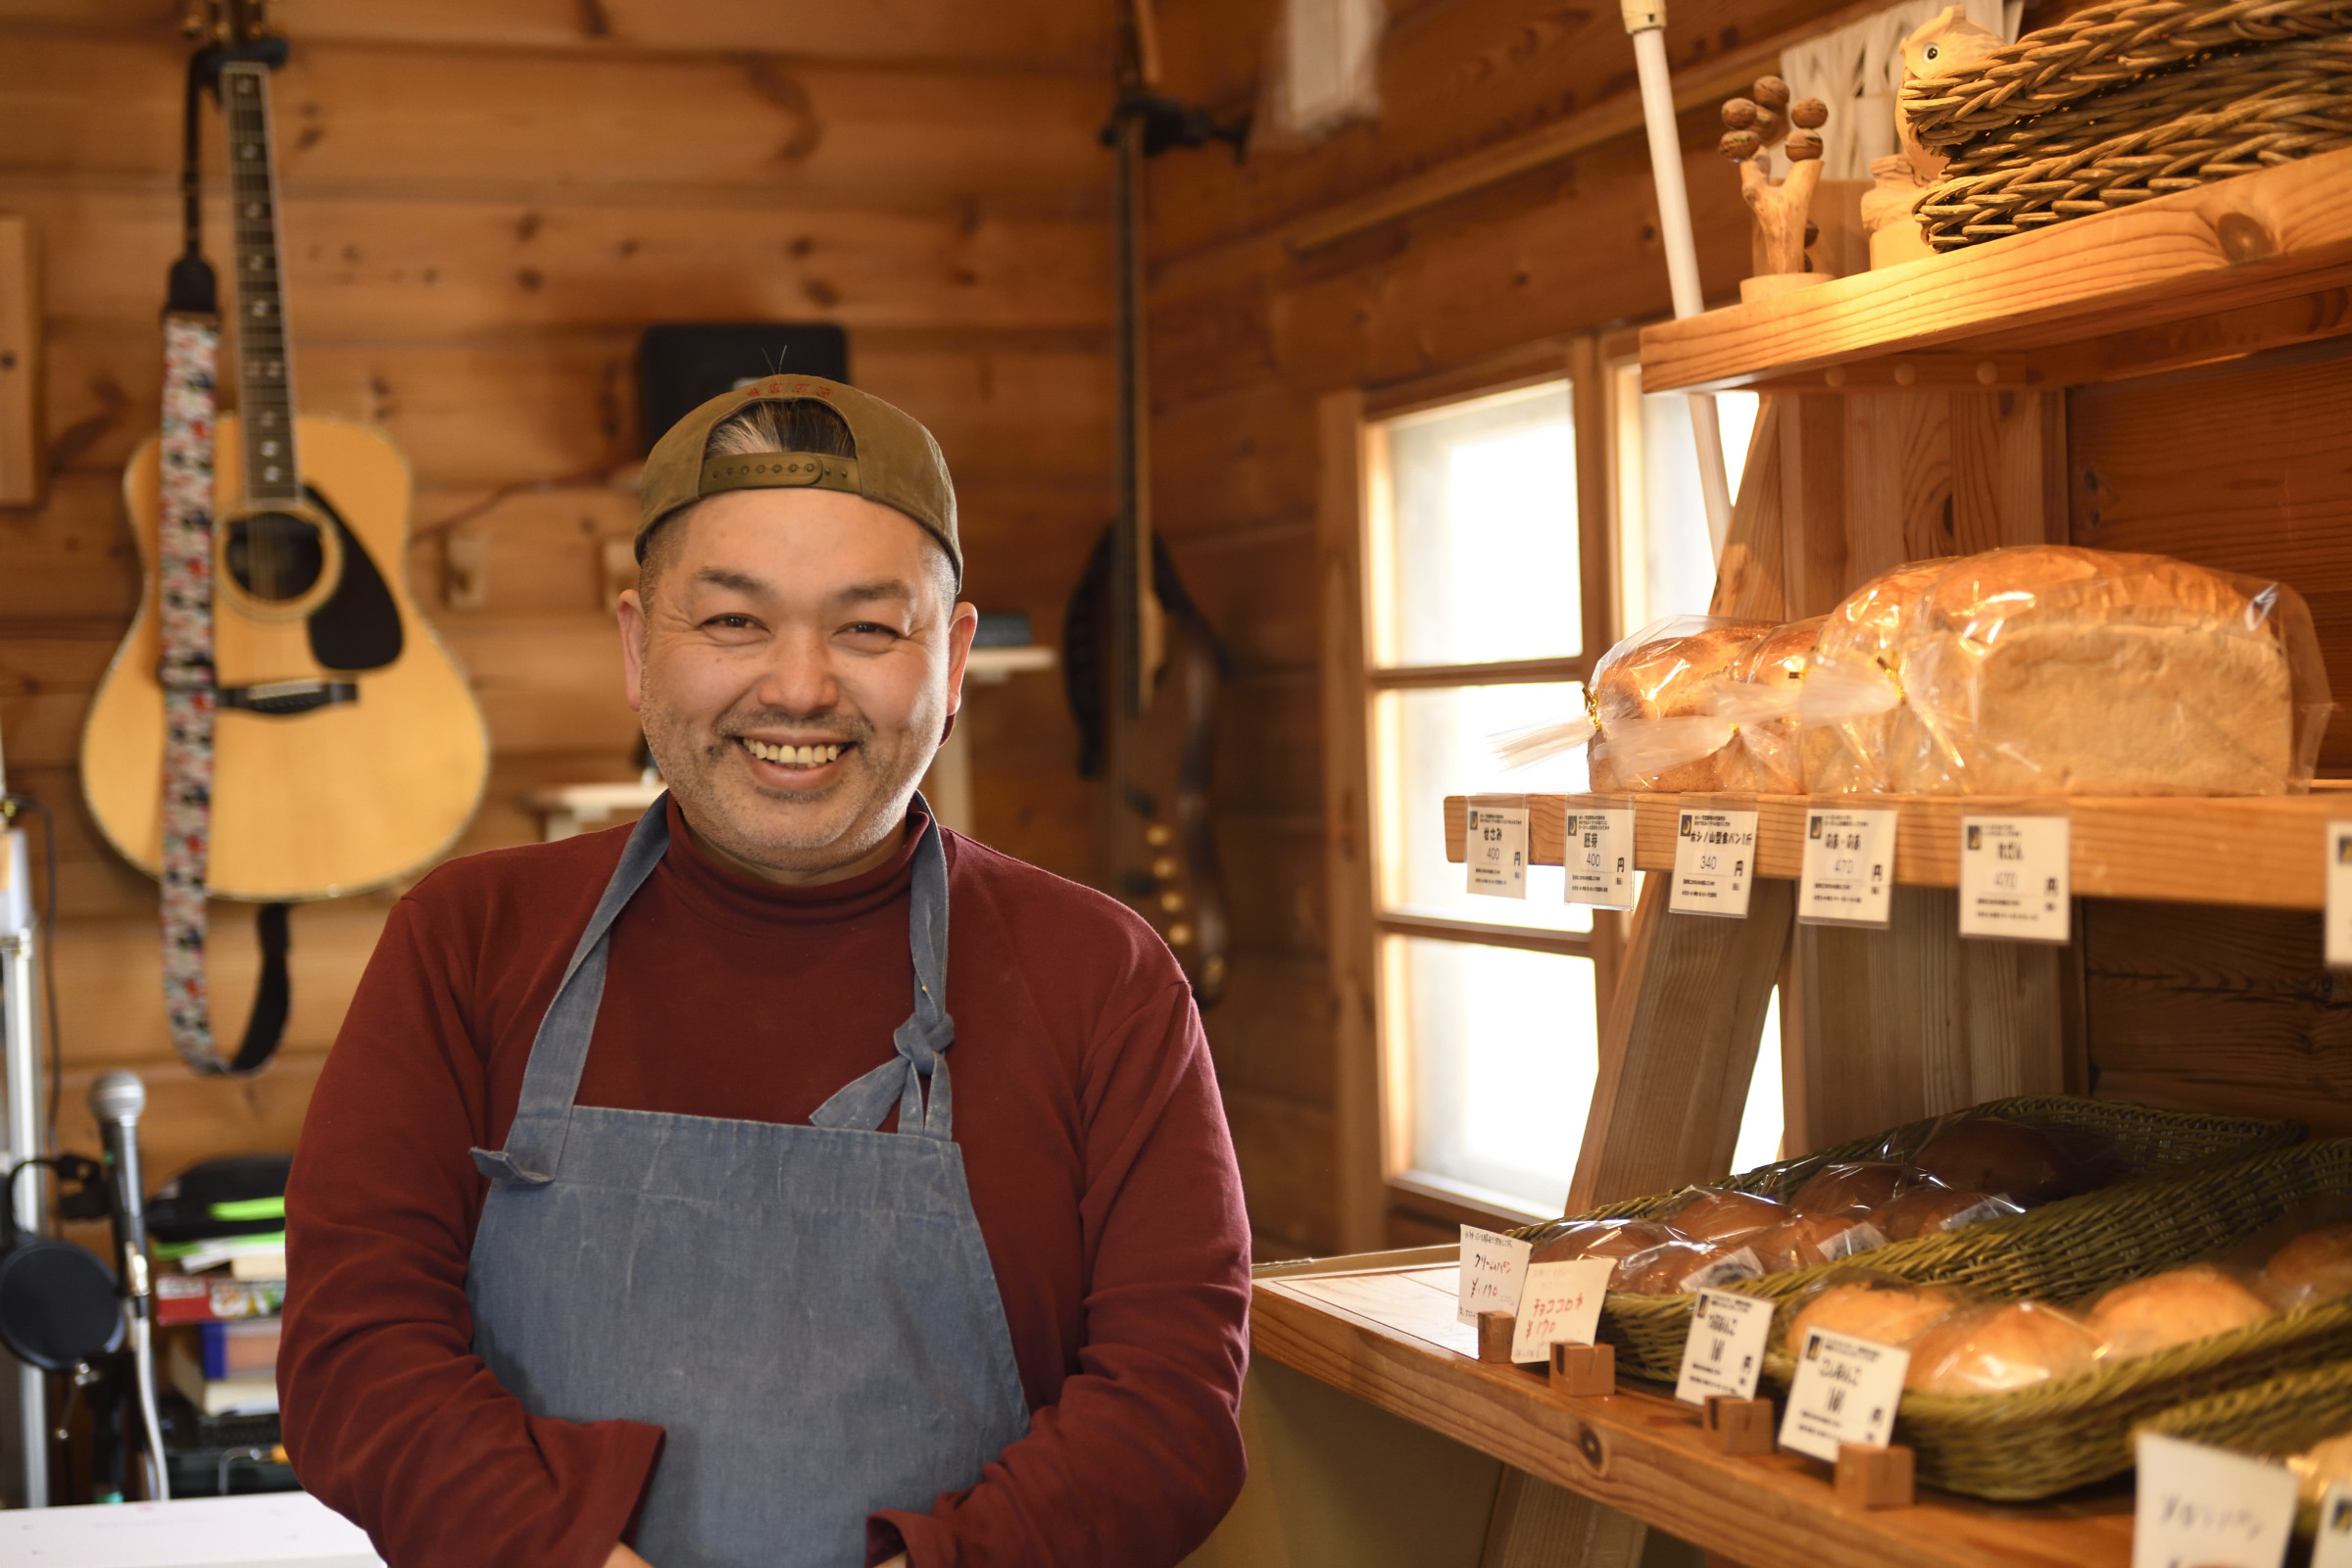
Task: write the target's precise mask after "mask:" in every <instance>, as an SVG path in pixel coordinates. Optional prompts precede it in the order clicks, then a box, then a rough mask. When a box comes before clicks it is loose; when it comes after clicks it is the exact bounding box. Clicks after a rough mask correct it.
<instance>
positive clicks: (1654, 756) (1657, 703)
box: [1587, 615, 1773, 794]
mask: <svg viewBox="0 0 2352 1568" xmlns="http://www.w3.org/2000/svg"><path fill="white" fill-rule="evenodd" d="M1772 630H1773V626H1772V623H1771V622H1770V621H1765V620H1725V619H1721V618H1718V617H1715V616H1709V615H1678V616H1675V617H1673V618H1671V619H1667V620H1662V621H1659V622H1657V623H1656V624H1655V625H1652V626H1646V627H1644V628H1642V630H1641V631H1638V632H1636V633H1635V634H1634V635H1633V636H1631V637H1628V638H1626V639H1625V640H1624V641H1623V642H1620V643H1619V644H1618V645H1617V646H1616V647H1614V648H1612V649H1610V650H1609V652H1608V654H1607V655H1606V656H1605V657H1603V658H1602V660H1601V662H1600V663H1599V664H1598V665H1597V666H1595V667H1594V669H1593V682H1592V686H1591V688H1590V698H1591V706H1592V710H1593V728H1594V733H1593V741H1592V745H1591V747H1590V749H1589V751H1588V753H1587V756H1588V758H1589V759H1590V760H1591V763H1592V779H1593V789H1594V790H1595V791H1598V792H1601V793H1604V794H1606V793H1613V792H1618V791H1631V790H1661V791H1668V792H1673V793H1686V792H1692V791H1696V792H1702V793H1703V792H1706V791H1712V790H1727V789H1730V788H1732V787H1733V786H1732V785H1731V784H1729V783H1728V782H1727V781H1726V772H1727V768H1726V760H1725V758H1724V756H1723V754H1724V752H1725V750H1726V749H1727V748H1728V747H1729V746H1730V744H1731V739H1732V735H1733V733H1734V730H1735V727H1736V726H1735V725H1734V724H1733V722H1732V721H1731V720H1730V719H1728V718H1726V717H1724V716H1722V715H1721V714H1720V713H1719V712H1718V711H1717V708H1718V706H1719V703H1720V698H1721V693H1722V690H1723V688H1724V686H1725V685H1726V684H1727V683H1728V682H1729V681H1730V680H1731V679H1732V675H1733V670H1734V669H1735V667H1736V666H1737V665H1738V664H1739V663H1740V660H1741V658H1742V657H1743V656H1745V655H1746V654H1747V653H1748V651H1749V650H1751V649H1752V648H1754V647H1755V645H1756V644H1757V642H1758V641H1759V640H1761V639H1762V638H1763V637H1764V636H1765V635H1766V634H1767V633H1769V632H1770V631H1772Z"/></svg>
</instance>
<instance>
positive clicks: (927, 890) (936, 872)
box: [473, 793, 956, 1184]
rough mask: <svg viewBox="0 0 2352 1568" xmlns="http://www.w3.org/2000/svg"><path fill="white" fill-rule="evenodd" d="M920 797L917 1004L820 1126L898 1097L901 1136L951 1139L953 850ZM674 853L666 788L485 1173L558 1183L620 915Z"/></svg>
mask: <svg viewBox="0 0 2352 1568" xmlns="http://www.w3.org/2000/svg"><path fill="white" fill-rule="evenodd" d="M914 805H915V807H916V809H919V810H921V811H922V813H923V815H924V818H925V822H924V825H923V836H922V837H921V838H920V839H919V840H917V841H916V843H915V847H914V879H913V889H912V895H913V896H912V898H911V899H910V900H909V910H908V916H907V945H908V948H909V951H910V954H911V956H912V957H913V959H914V1012H913V1014H912V1015H911V1016H909V1017H908V1018H907V1021H906V1022H905V1023H903V1024H901V1025H899V1027H898V1032H897V1033H895V1034H894V1035H892V1036H891V1043H892V1044H893V1045H894V1046H896V1047H897V1054H896V1055H895V1056H893V1057H892V1059H891V1060H889V1061H886V1062H884V1063H883V1064H882V1065H881V1066H879V1067H877V1068H875V1069H874V1070H873V1071H872V1072H869V1073H867V1074H865V1075H864V1076H863V1077H861V1078H859V1079H858V1080H857V1081H856V1082H855V1083H852V1084H850V1085H848V1086H847V1087H845V1088H844V1089H842V1090H841V1091H840V1092H839V1093H837V1094H836V1095H834V1096H833V1098H832V1099H830V1100H828V1101H826V1102H825V1103H823V1104H822V1105H819V1106H818V1107H817V1109H816V1113H815V1114H814V1115H813V1116H811V1117H809V1124H810V1125H811V1126H815V1127H838V1128H852V1129H856V1130H858V1131H860V1132H872V1131H874V1130H875V1129H876V1128H879V1127H880V1126H881V1125H882V1122H883V1119H884V1118H885V1117H886V1116H888V1115H889V1114H890V1108H891V1106H893V1105H894V1104H895V1105H897V1106H898V1107H899V1130H900V1131H901V1132H905V1133H913V1134H916V1135H918V1136H920V1137H925V1138H937V1139H940V1140H942V1141H945V1140H947V1139H949V1138H950V1137H951V1136H952V1135H953V1134H952V1128H953V1119H952V1118H953V1104H952V1099H951V1095H950V1092H949V1086H948V1063H947V1058H946V1056H945V1055H944V1054H943V1053H945V1052H946V1051H947V1049H948V1046H949V1045H950V1044H951V1043H952V1042H953V1041H954V1040H955V1038H956V1020H955V1019H953V1018H951V1017H949V1016H948V1013H947V1008H946V1005H945V1002H946V997H947V990H948V857H947V851H946V849H945V847H944V841H943V840H942V838H941V837H940V828H939V818H938V817H936V816H934V815H933V814H932V812H931V807H930V804H929V803H928V802H926V801H925V800H924V799H923V798H922V796H921V795H920V794H919V793H918V794H917V795H916V796H915V797H914ZM668 849H669V796H668V795H667V794H666V793H664V794H663V795H662V799H660V800H658V801H656V802H655V803H654V804H653V806H652V807H650V808H649V809H647V811H646V813H645V815H644V816H642V817H640V818H638V821H637V826H636V829H635V830H634V831H633V832H631V833H630V834H629V842H628V846H627V847H626V848H625V849H623V850H622V851H621V852H620V863H619V864H618V865H617V866H615V867H613V879H612V880H611V881H610V882H608V883H606V884H605V894H604V897H603V898H601V899H599V900H598V901H597V905H596V912H595V913H594V914H592V915H590V916H589V918H588V928H587V929H586V930H585V931H582V932H581V933H580V940H579V944H578V945H577V946H576V947H575V948H573V950H572V955H571V962H570V963H569V965H567V966H566V967H565V969H564V980H563V983H562V984H561V985H559V986H558V987H557V988H556V1000H555V1001H554V1002H552V1003H550V1004H549V1005H548V1008H547V1016H546V1017H544V1018H542V1019H541V1020H540V1021H539V1032H538V1034H537V1035H536V1036H535V1037H533V1039H532V1041H531V1055H530V1060H529V1061H528V1063H526V1064H525V1066H524V1067H523V1071H522V1094H521V1097H520V1099H519V1100H518V1101H517V1102H516V1103H515V1124H514V1126H513V1127H512V1128H511V1129H509V1131H508V1133H507V1146H506V1148H505V1149H503V1150H496V1151H492V1150H482V1149H477V1150H475V1151H474V1152H473V1160H474V1164H475V1165H476V1166H478V1167H479V1168H480V1169H481V1171H482V1173H483V1174H484V1175H487V1176H490V1177H492V1178H502V1177H503V1178H507V1179H510V1180H518V1181H523V1182H527V1183H532V1184H536V1183H540V1182H547V1181H552V1180H554V1178H555V1174H556V1168H557V1166H558V1165H559V1164H560V1163H561V1162H562V1159H563V1155H564V1136H565V1134H566V1133H567V1132H568V1131H569V1130H570V1127H571V1107H572V1104H573V1102H574V1101H575V1100H576V1098H577V1097H578V1094H579V1089H580V1074H581V1072H582V1070H583V1069H585V1068H586V1066H587V1065H588V1045H589V1042H590V1040H591V1039H592V1038H593V1037H594V1036H595V1033H596V1014H597V1009H598V1007H599V1006H601V1005H603V1003H604V999H605V965H606V960H607V957H608V956H609V955H610V953H611V952H612V935H613V921H614V920H615V919H617V918H618V917H619V915H620V911H621V910H622V909H623V908H624V907H627V905H628V902H629V900H631V899H632V898H634V897H636V895H637V891H638V889H640V888H642V887H644V886H645V882H646V878H648V877H650V876H652V875H653V873H654V867H655V866H657V865H659V864H661V863H662V856H663V855H664V854H666V853H667V852H668ZM926 1083H928V1084H929V1086H930V1094H929V1096H928V1097H927V1100H926V1096H925V1095H924V1093H923V1089H924V1085H925V1084H926Z"/></svg>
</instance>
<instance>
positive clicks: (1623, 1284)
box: [1613, 1241, 1764, 1296]
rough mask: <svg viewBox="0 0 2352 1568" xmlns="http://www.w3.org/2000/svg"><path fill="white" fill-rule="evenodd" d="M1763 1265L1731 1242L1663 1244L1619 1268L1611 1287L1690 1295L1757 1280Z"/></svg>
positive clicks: (1637, 1293)
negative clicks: (1743, 1281) (1744, 1281)
mask: <svg viewBox="0 0 2352 1568" xmlns="http://www.w3.org/2000/svg"><path fill="white" fill-rule="evenodd" d="M1763 1272H1764V1265H1763V1264H1762V1263H1760V1262H1758V1261H1757V1259H1756V1254H1755V1252H1754V1251H1753V1250H1750V1249H1748V1248H1746V1247H1743V1246H1741V1245H1740V1243H1738V1242H1736V1241H1732V1242H1666V1243H1663V1244H1661V1245H1660V1246H1657V1247H1653V1248H1651V1249H1650V1250H1648V1251H1646V1252H1636V1253H1635V1254H1634V1255H1633V1256H1631V1257H1629V1258H1627V1259H1626V1260H1625V1262H1624V1263H1623V1264H1621V1265H1620V1266H1619V1267H1618V1270H1617V1279H1618V1281H1619V1283H1618V1284H1617V1285H1615V1286H1614V1287H1613V1288H1614V1289H1616V1290H1619V1291H1622V1292H1624V1293H1625V1294H1627V1295H1629V1296H1689V1295H1691V1294H1692V1293H1694V1292H1697V1291H1711V1290H1717V1289H1720V1288H1721V1287H1723V1286H1726V1285H1736V1284H1738V1283H1739V1282H1740V1281H1741V1280H1752V1279H1756V1278H1758V1277H1760V1276H1761V1275H1762V1274H1763Z"/></svg>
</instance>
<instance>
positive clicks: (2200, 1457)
mask: <svg viewBox="0 0 2352 1568" xmlns="http://www.w3.org/2000/svg"><path fill="white" fill-rule="evenodd" d="M2133 1447H2134V1451H2135V1455H2136V1457H2137V1459H2138V1462H2139V1480H2138V1489H2139V1495H2138V1499H2137V1502H2136V1506H2135V1508H2134V1511H2133V1514H2132V1519H2131V1568H2278V1565H2279V1564H2280V1563H2282V1562H2284V1561H2285V1560H2286V1544H2287V1542H2288V1541H2289V1540H2290V1539H2291V1538H2292V1537H2293V1535H2294V1533H2295V1477H2294V1473H2293V1472H2292V1471H2290V1470H2288V1469H2287V1468H2286V1466H2284V1465H2280V1464H2265V1463H2264V1462H2263V1461H2262V1460H2260V1459H2249V1458H2247V1457H2246V1456H2245V1455H2244V1454H2242V1453H2230V1452H2229V1451H2228V1450H2227V1449H2223V1448H2211V1447H2207V1446H2205V1445H2204V1444H2202V1443H2188V1442H2185V1441H2183V1440H2182V1439H2180V1438H2168V1437H2166V1436H2165V1435H2164V1434H2162V1433H2160V1432H2143V1433H2141V1434H2140V1435H2139V1437H2138V1439H2137V1440H2136V1441H2135V1443H2134V1445H2133ZM2320 1535H2321V1538H2322V1540H2323V1541H2324V1540H2325V1539H2326V1537H2327V1520H2326V1519H2325V1518H2323V1519H2322V1520H2321V1529H2320ZM2313 1560H2314V1563H2315V1564H2316V1563H2317V1561H2318V1557H2317V1555H2316V1554H2315V1555H2314V1559H2313Z"/></svg>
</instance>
